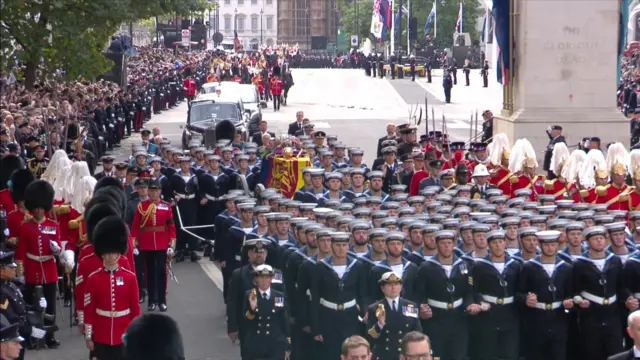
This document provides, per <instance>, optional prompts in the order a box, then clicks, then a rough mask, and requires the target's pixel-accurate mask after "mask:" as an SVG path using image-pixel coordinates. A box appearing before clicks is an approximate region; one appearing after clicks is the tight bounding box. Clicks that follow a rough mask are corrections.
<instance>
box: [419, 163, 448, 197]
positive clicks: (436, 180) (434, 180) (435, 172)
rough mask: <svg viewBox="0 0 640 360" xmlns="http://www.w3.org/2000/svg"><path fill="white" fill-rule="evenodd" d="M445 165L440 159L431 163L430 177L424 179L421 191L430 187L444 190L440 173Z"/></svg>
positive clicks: (421, 183)
mask: <svg viewBox="0 0 640 360" xmlns="http://www.w3.org/2000/svg"><path fill="white" fill-rule="evenodd" d="M443 165H444V161H442V160H440V159H434V160H431V161H429V177H428V178H426V179H423V180H422V181H421V182H420V190H423V189H425V188H428V187H429V186H439V187H440V188H442V182H441V181H440V171H442V166H443Z"/></svg>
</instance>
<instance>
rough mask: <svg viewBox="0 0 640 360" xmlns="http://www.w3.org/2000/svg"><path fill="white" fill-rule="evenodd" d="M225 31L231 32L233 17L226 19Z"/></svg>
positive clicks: (226, 17)
mask: <svg viewBox="0 0 640 360" xmlns="http://www.w3.org/2000/svg"><path fill="white" fill-rule="evenodd" d="M224 31H231V16H225V17H224Z"/></svg>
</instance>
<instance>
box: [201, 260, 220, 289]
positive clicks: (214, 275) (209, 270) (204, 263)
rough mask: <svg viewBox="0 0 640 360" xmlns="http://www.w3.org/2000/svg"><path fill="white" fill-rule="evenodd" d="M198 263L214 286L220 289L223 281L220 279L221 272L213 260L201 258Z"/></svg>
mask: <svg viewBox="0 0 640 360" xmlns="http://www.w3.org/2000/svg"><path fill="white" fill-rule="evenodd" d="M199 264H200V267H201V268H202V270H204V273H205V274H207V276H208V277H209V279H211V281H213V283H214V284H216V287H217V288H218V289H220V291H222V289H223V284H224V282H223V280H222V272H221V271H220V269H218V267H217V266H216V265H215V264H214V263H213V262H211V261H209V259H202V260H201V261H199Z"/></svg>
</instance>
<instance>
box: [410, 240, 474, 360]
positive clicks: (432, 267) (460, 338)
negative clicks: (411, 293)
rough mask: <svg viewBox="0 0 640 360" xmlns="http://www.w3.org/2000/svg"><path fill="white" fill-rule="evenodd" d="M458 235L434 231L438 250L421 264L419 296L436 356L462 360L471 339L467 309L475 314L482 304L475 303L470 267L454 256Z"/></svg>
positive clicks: (421, 310)
mask: <svg viewBox="0 0 640 360" xmlns="http://www.w3.org/2000/svg"><path fill="white" fill-rule="evenodd" d="M455 237H456V232H455V231H453V230H440V231H438V232H436V233H435V238H436V241H437V248H438V253H437V255H436V256H433V257H431V258H429V259H427V260H426V261H425V262H424V263H423V264H422V265H420V269H419V270H418V275H417V279H418V281H416V298H417V301H418V303H419V304H420V317H421V318H422V319H423V320H425V321H424V322H423V327H424V330H425V333H426V334H427V335H428V336H429V338H431V346H432V347H433V355H434V356H436V357H440V358H441V359H452V360H463V359H465V358H466V355H467V345H468V341H469V328H468V325H467V324H468V323H467V317H468V314H467V312H469V313H473V312H474V311H477V310H478V308H479V306H478V305H474V304H473V297H472V295H471V294H472V293H471V290H472V285H473V280H471V278H470V271H469V267H468V266H467V264H466V263H465V262H464V261H463V260H462V259H460V258H458V257H457V256H456V255H455V252H454V248H455ZM454 338H455V341H452V339H454Z"/></svg>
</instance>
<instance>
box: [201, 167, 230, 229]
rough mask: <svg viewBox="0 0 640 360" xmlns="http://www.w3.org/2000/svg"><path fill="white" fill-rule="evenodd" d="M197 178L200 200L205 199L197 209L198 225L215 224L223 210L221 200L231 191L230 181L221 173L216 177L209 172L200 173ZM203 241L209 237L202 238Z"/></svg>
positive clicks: (223, 204) (223, 205) (222, 201)
mask: <svg viewBox="0 0 640 360" xmlns="http://www.w3.org/2000/svg"><path fill="white" fill-rule="evenodd" d="M197 178H198V191H199V196H200V199H207V202H206V203H205V204H204V205H200V208H199V209H198V223H199V224H200V225H210V224H215V221H216V217H217V216H218V215H220V214H221V213H222V212H223V211H224V209H225V199H224V198H223V196H224V195H226V194H227V193H228V192H229V190H230V189H231V179H230V178H229V176H228V175H227V174H225V173H223V172H222V171H220V174H219V175H217V176H214V175H212V174H211V173H210V172H201V173H200V174H198V176H197ZM205 230H207V231H203V232H201V234H202V235H207V234H210V233H211V231H210V230H209V229H205ZM211 235H213V234H211ZM203 237H204V238H205V239H209V238H211V236H203Z"/></svg>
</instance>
